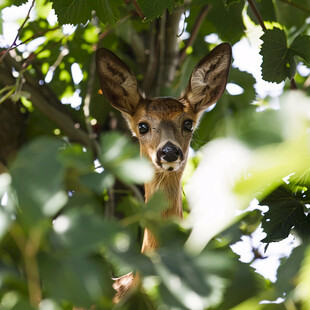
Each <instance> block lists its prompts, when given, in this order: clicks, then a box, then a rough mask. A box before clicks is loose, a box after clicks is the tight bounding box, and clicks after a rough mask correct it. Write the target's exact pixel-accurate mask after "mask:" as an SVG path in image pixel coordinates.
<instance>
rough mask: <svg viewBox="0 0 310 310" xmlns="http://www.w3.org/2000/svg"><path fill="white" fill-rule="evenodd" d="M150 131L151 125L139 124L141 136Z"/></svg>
mask: <svg viewBox="0 0 310 310" xmlns="http://www.w3.org/2000/svg"><path fill="white" fill-rule="evenodd" d="M148 131H149V125H148V124H147V123H139V133H140V134H141V135H144V134H146V133H147V132H148Z"/></svg>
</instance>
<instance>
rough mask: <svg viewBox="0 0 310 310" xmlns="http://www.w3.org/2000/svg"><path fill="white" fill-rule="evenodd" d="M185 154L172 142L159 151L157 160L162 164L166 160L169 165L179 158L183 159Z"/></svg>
mask: <svg viewBox="0 0 310 310" xmlns="http://www.w3.org/2000/svg"><path fill="white" fill-rule="evenodd" d="M182 156H183V154H182V151H181V149H180V148H179V147H177V146H175V145H174V144H173V143H171V142H167V143H166V144H165V145H164V146H163V147H162V148H160V149H159V150H158V151H157V159H158V161H159V162H160V161H161V160H165V161H167V162H169V163H171V162H173V161H176V160H177V159H178V158H179V157H181V158H182Z"/></svg>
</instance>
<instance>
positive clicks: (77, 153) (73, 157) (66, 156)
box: [59, 144, 94, 172]
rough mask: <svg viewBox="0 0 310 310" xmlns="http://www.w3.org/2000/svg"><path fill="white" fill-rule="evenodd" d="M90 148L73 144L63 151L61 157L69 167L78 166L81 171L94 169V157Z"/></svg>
mask: <svg viewBox="0 0 310 310" xmlns="http://www.w3.org/2000/svg"><path fill="white" fill-rule="evenodd" d="M92 156H93V155H92V154H91V152H90V151H89V150H86V149H85V148H84V147H82V146H81V145H78V144H72V145H70V146H68V147H66V148H65V149H63V150H62V151H61V153H60V154H59V159H60V160H61V162H62V163H63V164H64V165H65V166H66V167H68V168H77V169H78V170H79V171H81V172H89V171H91V170H92V169H93V166H94V164H93V158H92Z"/></svg>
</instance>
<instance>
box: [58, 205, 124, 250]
mask: <svg viewBox="0 0 310 310" xmlns="http://www.w3.org/2000/svg"><path fill="white" fill-rule="evenodd" d="M88 209H89V210H78V209H72V210H70V211H68V212H66V213H64V214H61V215H60V216H59V217H57V218H56V219H55V222H54V231H55V240H57V242H58V243H59V245H61V246H62V247H63V248H66V249H68V250H70V251H71V252H72V253H75V255H85V254H90V253H94V252H95V251H98V249H99V248H100V247H101V246H102V245H103V244H105V245H107V244H110V245H112V244H113V240H114V238H115V237H116V235H117V234H118V233H121V232H120V227H119V225H118V224H117V223H116V222H114V221H104V220H103V218H101V217H99V216H98V215H97V216H96V215H94V214H93V212H92V211H91V210H92V209H90V208H88Z"/></svg>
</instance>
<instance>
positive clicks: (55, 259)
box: [38, 253, 113, 308]
mask: <svg viewBox="0 0 310 310" xmlns="http://www.w3.org/2000/svg"><path fill="white" fill-rule="evenodd" d="M38 262H39V270H40V275H41V281H42V284H43V287H44V289H45V291H46V296H47V297H51V298H53V299H54V300H57V301H59V302H64V301H67V302H71V303H72V304H74V305H75V306H77V307H87V308H88V307H89V308H90V307H91V306H92V305H93V304H94V303H97V305H100V303H99V301H100V299H101V298H102V297H109V299H110V300H111V299H112V298H111V297H112V296H113V291H112V281H111V280H110V275H109V272H108V270H107V267H106V266H105V263H104V261H103V260H98V259H95V258H87V257H75V256H72V255H68V256H65V257H63V256H57V255H55V253H41V254H40V255H39V259H38ZM102 295H103V296H102ZM110 306H111V307H112V305H110Z"/></svg>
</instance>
